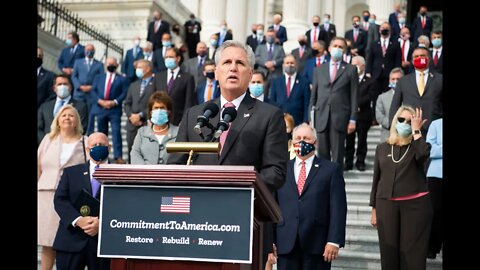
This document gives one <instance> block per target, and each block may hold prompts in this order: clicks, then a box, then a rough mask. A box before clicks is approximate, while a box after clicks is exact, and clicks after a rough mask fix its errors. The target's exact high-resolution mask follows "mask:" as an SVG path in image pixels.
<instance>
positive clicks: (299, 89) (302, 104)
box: [268, 54, 310, 125]
mask: <svg viewBox="0 0 480 270" xmlns="http://www.w3.org/2000/svg"><path fill="white" fill-rule="evenodd" d="M268 99H269V101H270V103H271V104H274V105H275V106H277V107H279V108H280V109H282V111H283V112H285V113H289V114H290V115H292V116H293V119H294V120H295V125H299V124H301V123H303V122H308V103H309V102H310V84H309V82H308V81H307V80H306V79H305V78H304V77H302V76H301V75H300V73H298V72H297V63H296V61H295V57H293V55H291V54H290V55H287V56H285V58H283V75H282V76H280V77H278V78H276V79H275V80H273V81H272V83H271V85H270V91H269V96H268Z"/></svg>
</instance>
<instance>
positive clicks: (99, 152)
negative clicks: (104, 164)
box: [90, 145, 108, 162]
mask: <svg viewBox="0 0 480 270" xmlns="http://www.w3.org/2000/svg"><path fill="white" fill-rule="evenodd" d="M90 157H91V158H92V159H93V160H95V161H97V162H100V161H104V160H106V159H107V158H108V146H104V145H98V146H95V147H93V148H90Z"/></svg>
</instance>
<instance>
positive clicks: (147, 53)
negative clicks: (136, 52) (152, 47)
mask: <svg viewBox="0 0 480 270" xmlns="http://www.w3.org/2000/svg"><path fill="white" fill-rule="evenodd" d="M151 54H152V53H151V52H143V56H145V57H147V58H148V57H150V55H151Z"/></svg>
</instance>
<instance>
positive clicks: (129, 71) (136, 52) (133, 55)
mask: <svg viewBox="0 0 480 270" xmlns="http://www.w3.org/2000/svg"><path fill="white" fill-rule="evenodd" d="M140 41H141V40H140V37H139V36H136V37H135V39H134V40H133V44H134V46H133V48H131V49H129V50H127V53H126V54H125V58H124V59H123V62H122V76H124V77H125V78H127V80H128V81H127V83H128V85H130V83H132V82H134V81H136V80H137V79H138V78H137V76H136V75H135V66H134V65H133V64H134V63H135V61H137V60H140V59H143V57H144V56H143V50H142V48H141V47H140Z"/></svg>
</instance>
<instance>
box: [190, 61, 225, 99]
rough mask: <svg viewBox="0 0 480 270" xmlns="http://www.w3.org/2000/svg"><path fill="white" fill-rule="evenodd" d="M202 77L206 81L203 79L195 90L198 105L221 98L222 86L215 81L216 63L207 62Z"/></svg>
mask: <svg viewBox="0 0 480 270" xmlns="http://www.w3.org/2000/svg"><path fill="white" fill-rule="evenodd" d="M202 76H203V77H204V78H205V79H202V81H201V82H200V83H199V84H198V86H197V88H196V90H195V92H196V93H197V104H202V103H204V102H207V101H209V100H212V99H216V98H218V97H220V84H218V81H217V80H215V61H213V60H206V61H205V64H203V74H202Z"/></svg>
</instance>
